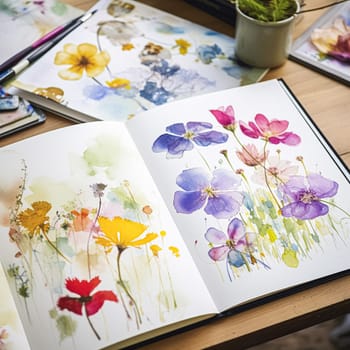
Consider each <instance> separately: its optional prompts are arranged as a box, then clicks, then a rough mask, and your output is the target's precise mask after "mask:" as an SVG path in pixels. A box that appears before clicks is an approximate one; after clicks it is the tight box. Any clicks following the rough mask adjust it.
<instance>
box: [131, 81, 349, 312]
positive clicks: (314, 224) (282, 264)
mask: <svg viewBox="0 0 350 350" xmlns="http://www.w3.org/2000/svg"><path fill="white" fill-rule="evenodd" d="M229 105H232V106H233V108H234V113H235V118H236V121H238V120H243V121H245V122H246V123H248V121H252V122H254V117H255V115H256V114H257V113H263V114H264V115H265V116H266V117H267V118H268V119H269V120H271V119H279V120H281V119H285V120H288V121H289V125H288V128H287V129H286V131H287V132H293V133H294V134H297V135H298V136H300V138H301V143H299V144H298V145H295V146H290V145H286V144H283V143H280V144H272V143H268V144H266V145H265V141H263V140H261V139H259V138H258V139H253V138H249V137H247V136H246V135H244V134H243V133H242V132H241V130H240V129H239V127H238V126H237V129H236V131H235V134H236V137H237V139H238V140H239V142H241V143H242V144H244V145H247V144H254V145H255V146H256V147H257V150H259V152H260V154H263V152H262V149H263V147H264V145H265V147H266V152H268V155H269V156H268V157H267V160H266V168H268V169H271V170H272V171H276V169H277V171H278V172H277V174H279V175H278V176H280V177H281V179H282V180H283V181H284V183H287V181H288V180H290V179H292V178H294V179H295V175H297V176H302V177H303V179H304V180H303V181H305V171H307V173H318V174H321V175H322V176H323V177H324V178H326V179H329V181H331V182H329V181H328V180H327V184H328V185H329V184H331V187H333V185H334V181H335V182H336V183H337V184H338V186H339V188H338V191H337V193H336V194H335V195H334V193H333V194H332V195H329V196H326V195H324V194H322V195H321V194H320V196H321V197H322V199H321V201H323V202H324V203H325V204H326V206H327V207H328V208H329V215H322V216H316V217H315V219H307V220H299V221H297V220H296V219H294V218H285V217H284V216H282V215H281V212H280V211H279V209H278V207H277V204H276V202H278V203H279V204H280V206H281V207H282V206H283V205H281V204H282V198H281V191H279V193H278V191H276V187H274V186H273V180H274V179H276V178H273V177H269V178H268V183H269V184H270V187H271V191H269V189H268V187H267V186H266V181H265V177H264V171H263V167H262V166H259V165H256V166H255V167H251V166H247V165H245V164H244V163H243V162H242V161H241V160H240V159H239V158H238V157H237V155H236V151H237V150H240V148H241V146H239V144H238V142H237V139H236V138H234V137H233V135H232V133H231V132H229V131H228V130H226V129H224V128H223V127H222V126H221V125H220V124H219V123H218V122H217V121H216V119H215V118H214V116H213V114H211V113H210V112H209V110H211V109H217V108H219V107H220V106H225V108H226V107H227V106H229ZM188 121H194V122H199V121H200V122H203V121H205V122H209V123H211V124H212V126H213V129H212V130H216V131H219V132H223V133H226V134H228V135H229V139H228V140H227V141H226V142H225V143H223V144H216V145H213V144H212V145H209V146H206V147H200V146H198V145H196V144H194V148H193V149H192V150H189V151H185V152H184V153H183V156H182V157H180V158H172V159H167V158H166V151H164V152H160V153H155V152H152V145H153V143H154V142H155V140H156V139H157V138H158V137H159V136H160V135H163V134H166V133H168V134H171V132H170V131H169V132H166V128H167V127H168V126H170V125H173V124H174V123H187V122H188ZM127 126H128V129H129V130H130V133H131V135H132V136H133V138H134V140H135V142H136V144H137V146H138V148H139V150H140V152H141V153H142V156H143V158H144V160H145V162H146V164H147V166H148V167H149V169H150V171H151V173H152V176H153V178H154V180H155V182H156V183H157V185H158V188H159V190H160V192H161V193H162V195H163V198H164V200H165V202H166V204H167V206H168V208H169V211H170V213H171V215H172V216H173V218H174V221H175V222H176V224H177V226H178V228H179V231H180V232H181V234H182V236H183V238H184V240H185V241H186V243H187V246H188V248H189V249H190V251H191V254H192V257H193V259H194V260H195V262H196V264H197V266H198V268H199V270H200V271H201V273H202V276H203V278H204V280H205V282H206V284H207V286H208V288H209V289H210V291H211V293H212V295H213V299H214V300H215V301H216V304H217V306H218V309H219V310H225V309H227V308H230V307H232V306H234V305H237V304H240V303H244V302H246V301H249V300H251V299H255V298H258V297H260V296H263V295H266V294H270V293H273V292H275V291H278V290H281V289H285V288H288V287H292V286H294V285H298V284H300V283H303V282H307V281H310V280H314V279H317V278H320V277H323V276H327V275H330V274H334V273H336V272H339V271H343V270H347V269H349V267H350V259H349V258H348V249H349V243H350V242H349V238H350V237H349V234H350V231H349V212H350V210H349V209H350V208H349V201H348V193H349V190H350V186H349V175H348V174H347V178H346V177H345V176H344V175H343V174H342V173H341V171H340V168H338V166H337V164H336V163H335V162H333V160H332V159H331V157H330V156H329V154H328V153H327V152H328V151H329V150H327V148H324V147H323V146H322V145H321V143H320V142H319V141H318V140H317V139H316V137H315V134H314V133H313V132H312V130H311V129H310V128H309V127H308V125H307V124H306V122H305V121H304V120H303V118H302V116H301V114H299V111H298V109H297V108H296V107H295V106H294V104H293V103H292V102H291V100H290V97H289V96H288V95H287V94H285V92H284V89H283V88H281V86H280V84H279V82H278V81H277V80H273V81H267V82H262V83H258V84H254V85H250V86H246V87H240V88H236V89H231V90H226V91H222V92H218V93H213V94H209V95H206V96H200V97H194V98H192V99H187V100H185V101H180V102H176V103H173V104H169V105H167V106H163V107H160V108H158V109H156V110H154V111H152V112H146V113H145V114H143V115H141V116H139V117H138V118H135V119H133V120H130V121H128V122H127ZM206 130H211V129H206ZM192 131H193V129H192ZM181 142H183V140H182V141H179V142H178V145H177V147H178V149H180V148H181V147H180V145H181ZM174 144H175V143H174ZM182 144H183V143H182ZM174 149H175V148H174ZM223 149H225V150H227V152H228V158H229V160H230V163H231V165H230V164H229V163H228V161H226V159H225V157H224V156H223V154H222V153H221V150H223ZM175 153H176V152H175ZM272 156H273V157H272ZM297 157H299V158H297ZM300 157H303V163H304V165H305V169H306V170H305V169H304V166H303V164H302V162H301V161H300V159H301V158H300ZM278 158H279V159H280V161H278ZM297 159H299V161H298V160H297ZM231 166H232V168H234V169H233V170H232V168H231ZM196 167H199V168H200V169H204V170H203V171H205V172H208V173H209V174H213V173H214V170H215V169H222V168H223V169H228V171H230V173H234V174H236V171H237V170H238V171H241V170H242V169H243V171H244V177H245V179H246V180H245V179H244V178H243V176H241V175H237V174H236V175H237V176H238V177H239V178H240V179H241V184H240V186H239V187H238V188H237V187H236V188H235V190H236V191H244V192H245V193H246V194H249V197H248V198H250V200H245V201H244V202H243V203H242V204H241V205H240V207H239V212H238V213H236V214H234V213H233V214H232V215H229V216H228V217H225V218H217V217H215V216H213V215H210V214H206V213H205V211H204V208H205V206H206V205H207V201H208V199H206V200H203V203H202V204H201V207H200V205H198V209H197V210H194V209H191V212H187V213H184V211H185V210H184V205H180V204H178V203H177V202H176V204H174V198H175V192H177V191H180V192H181V191H182V192H186V191H190V190H191V189H193V188H195V187H194V184H196V185H197V186H198V187H196V188H199V189H202V190H203V189H205V188H207V187H205V186H202V185H200V182H197V181H198V179H197V178H196V177H195V176H192V178H191V181H192V183H191V182H187V183H186V182H185V181H184V183H182V188H181V185H177V183H176V181H177V178H178V176H179V175H180V174H182V172H183V171H184V170H186V171H187V170H191V169H192V168H196ZM208 167H209V168H210V171H209V170H208ZM274 168H275V170H273V169H274ZM342 170H344V171H345V169H342ZM191 174H193V173H191ZM259 174H260V177H259V178H260V182H259V184H257V183H256V181H254V180H253V176H256V177H257V175H259ZM210 176H211V175H210ZM318 179H320V178H318ZM279 183H281V181H280V182H279ZM307 183H308V181H307ZM289 184H290V185H289V188H290V187H291V183H289ZM186 186H188V188H187V189H186ZM201 186H202V187H201ZM308 186H309V185H308V184H306V185H305V190H306V189H307V188H308ZM319 186H320V188H322V187H323V185H319ZM230 188H231V190H232V187H230ZM320 188H319V189H318V190H317V188H316V186H315V185H313V186H312V187H311V190H312V191H317V193H318V194H319V190H320ZM222 189H223V190H225V189H227V187H226V188H222ZM271 192H273V193H274V196H275V198H276V201H275V200H274V197H272V195H271ZM205 194H206V193H205V192H202V195H203V197H204V198H205V197H207V196H206V195H205ZM244 198H246V197H244ZM188 202H191V201H188ZM198 202H200V201H199V200H198ZM192 203H193V201H192V202H191V204H192ZM298 203H299V202H298ZM299 204H300V203H299ZM315 205H319V203H318V201H317V200H316V203H315ZM176 206H177V207H176ZM175 207H176V208H175ZM179 208H180V209H179ZM188 211H190V210H189V209H188ZM218 212H219V210H218ZM232 217H234V218H236V221H234V223H236V224H239V221H240V222H241V225H242V226H243V227H244V231H243V237H242V236H239V232H240V231H239V230H238V229H237V230H236V231H235V232H236V233H235V234H234V235H233V236H230V238H231V239H229V238H228V233H227V229H228V225H229V223H230V222H231V220H232ZM237 219H238V221H237ZM232 225H233V224H232ZM211 227H214V228H216V229H217V230H220V231H222V232H223V233H221V234H220V235H221V237H223V238H221V239H217V240H215V239H213V238H212V236H210V235H209V237H211V238H210V240H209V239H206V238H205V237H206V236H205V234H206V232H207V230H208V229H209V228H211ZM236 227H238V226H236ZM230 232H232V230H231V231H230ZM240 240H241V241H240ZM318 242H319V243H318ZM220 246H222V248H221V249H222V250H221V252H222V260H219V259H218V255H212V257H213V258H211V257H209V255H208V254H209V250H210V249H211V248H214V247H220ZM214 252H216V253H218V252H219V249H218V248H215V249H214V250H211V253H214ZM240 259H241V260H240Z"/></svg>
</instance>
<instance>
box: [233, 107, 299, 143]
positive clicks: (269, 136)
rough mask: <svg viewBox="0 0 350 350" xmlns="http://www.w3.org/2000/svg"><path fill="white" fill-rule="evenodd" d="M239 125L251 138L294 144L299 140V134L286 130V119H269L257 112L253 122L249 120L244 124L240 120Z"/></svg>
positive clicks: (287, 123)
mask: <svg viewBox="0 0 350 350" xmlns="http://www.w3.org/2000/svg"><path fill="white" fill-rule="evenodd" d="M239 126H240V128H241V131H242V132H243V134H244V135H246V136H248V137H251V138H253V139H258V138H260V139H263V140H265V141H268V142H270V143H272V144H276V145H277V144H279V143H283V144H286V145H289V146H295V145H298V144H299V143H300V142H301V139H300V136H298V135H296V134H294V133H292V132H290V131H286V130H287V128H288V126H289V122H288V121H287V120H277V119H272V120H271V121H269V120H268V119H267V118H266V117H265V116H264V115H263V114H257V115H256V116H255V123H254V122H249V123H248V124H246V123H244V122H243V121H240V122H239Z"/></svg>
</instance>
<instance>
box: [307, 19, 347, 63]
mask: <svg viewBox="0 0 350 350" xmlns="http://www.w3.org/2000/svg"><path fill="white" fill-rule="evenodd" d="M311 42H312V44H313V45H314V46H315V47H316V48H317V50H319V51H320V52H321V53H322V54H325V55H328V56H331V57H333V58H335V59H337V60H339V61H342V62H350V26H348V25H347V24H346V22H345V20H344V19H343V18H337V19H336V20H335V21H334V23H333V24H332V26H330V27H328V28H316V29H315V30H314V31H313V32H312V33H311Z"/></svg>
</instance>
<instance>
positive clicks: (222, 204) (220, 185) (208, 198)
mask: <svg viewBox="0 0 350 350" xmlns="http://www.w3.org/2000/svg"><path fill="white" fill-rule="evenodd" d="M176 183H177V185H178V186H180V187H181V188H182V189H183V190H184V191H176V192H175V194H174V207H175V209H176V211H177V212H178V213H183V214H191V213H193V212H194V211H196V210H198V209H201V208H203V207H204V211H205V213H206V214H208V215H212V216H214V217H215V218H218V219H229V218H231V217H232V216H234V215H236V214H237V213H238V212H239V209H240V206H241V204H242V202H243V197H244V196H243V194H242V193H241V192H239V191H237V189H238V187H239V186H240V184H241V179H240V178H239V177H238V176H237V175H235V174H234V173H233V172H232V171H230V170H227V169H216V170H214V171H213V174H212V175H211V174H210V173H208V172H207V171H205V170H204V169H202V168H192V169H188V170H184V171H183V172H182V173H181V174H180V175H179V176H178V177H177V179H176Z"/></svg>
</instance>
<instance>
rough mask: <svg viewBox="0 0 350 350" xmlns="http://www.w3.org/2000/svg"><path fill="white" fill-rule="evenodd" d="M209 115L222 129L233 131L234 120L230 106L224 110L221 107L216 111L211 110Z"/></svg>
mask: <svg viewBox="0 0 350 350" xmlns="http://www.w3.org/2000/svg"><path fill="white" fill-rule="evenodd" d="M210 113H211V114H212V115H213V116H214V117H215V118H216V120H217V121H218V122H219V123H220V124H221V125H222V126H223V127H224V128H226V129H230V130H234V128H235V126H236V119H235V112H234V110H233V107H232V106H227V107H226V108H225V107H223V106H221V107H219V108H218V109H211V110H210Z"/></svg>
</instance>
